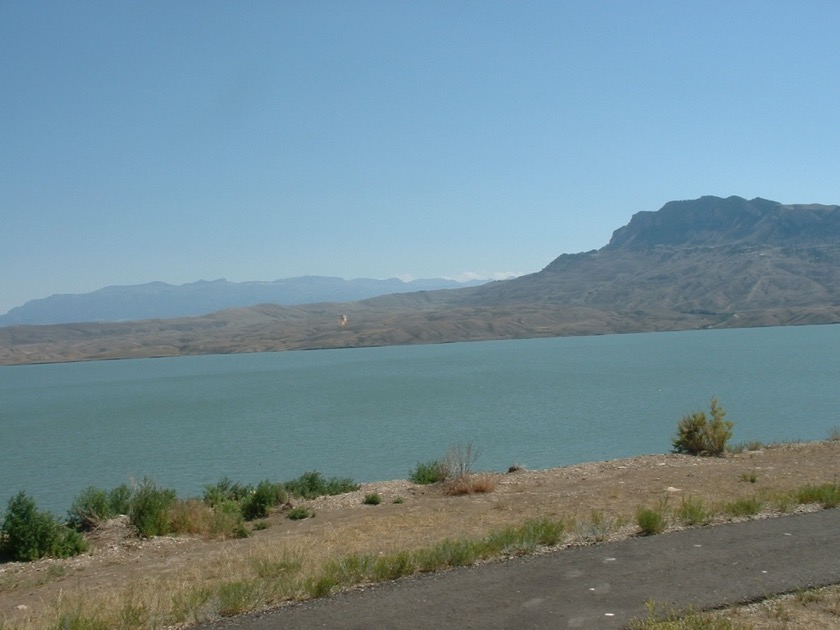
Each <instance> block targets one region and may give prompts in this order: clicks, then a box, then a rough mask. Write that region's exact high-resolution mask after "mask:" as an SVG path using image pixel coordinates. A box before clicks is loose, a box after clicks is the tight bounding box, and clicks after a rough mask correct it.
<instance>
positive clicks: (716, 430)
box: [673, 398, 734, 456]
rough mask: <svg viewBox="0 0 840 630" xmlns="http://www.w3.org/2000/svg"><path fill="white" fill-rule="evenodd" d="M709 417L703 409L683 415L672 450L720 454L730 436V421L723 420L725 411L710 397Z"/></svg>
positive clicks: (691, 453) (690, 453) (709, 454)
mask: <svg viewBox="0 0 840 630" xmlns="http://www.w3.org/2000/svg"><path fill="white" fill-rule="evenodd" d="M709 413H710V415H711V418H709V417H707V416H706V412H704V411H695V412H694V413H691V414H689V415H687V416H683V418H682V419H681V420H680V422H679V424H678V425H677V435H676V437H675V438H674V440H673V446H674V452H676V453H687V454H688V455H706V456H720V455H722V454H723V453H724V451H725V450H726V443H727V442H728V441H729V439H730V438H731V437H732V427H733V426H734V425H733V423H732V422H729V421H728V420H724V417H725V416H726V411H724V409H723V407H721V406H720V405H719V403H718V400H717V398H712V400H711V403H710V404H709Z"/></svg>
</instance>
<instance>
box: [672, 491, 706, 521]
mask: <svg viewBox="0 0 840 630" xmlns="http://www.w3.org/2000/svg"><path fill="white" fill-rule="evenodd" d="M677 518H679V519H680V521H681V522H682V523H683V524H684V525H688V526H692V525H707V524H708V523H709V521H711V520H712V515H711V514H710V513H709V511H708V510H707V509H706V506H705V505H704V504H703V501H702V500H701V499H695V498H694V497H683V499H682V501H681V502H680V507H679V508H677Z"/></svg>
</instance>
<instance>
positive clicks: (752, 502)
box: [724, 497, 764, 517]
mask: <svg viewBox="0 0 840 630" xmlns="http://www.w3.org/2000/svg"><path fill="white" fill-rule="evenodd" d="M763 505H764V504H763V502H762V501H761V499H759V498H758V497H745V498H742V499H736V500H735V501H732V502H731V503H727V504H726V506H725V507H724V511H725V512H726V513H727V514H729V515H731V516H736V517H743V516H755V515H756V514H758V513H759V512H761V508H762V507H763Z"/></svg>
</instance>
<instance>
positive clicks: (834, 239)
mask: <svg viewBox="0 0 840 630" xmlns="http://www.w3.org/2000/svg"><path fill="white" fill-rule="evenodd" d="M831 323H840V206H822V205H815V204H809V205H804V204H802V205H783V204H779V203H776V202H772V201H767V200H764V199H753V200H749V201H748V200H746V199H741V198H739V197H729V198H726V199H722V198H718V197H702V198H700V199H697V200H692V201H678V202H670V203H668V204H666V205H665V206H664V207H663V208H662V209H660V210H659V211H657V212H641V213H637V214H636V215H634V216H633V218H632V219H631V220H630V222H629V223H628V224H627V225H626V226H624V227H621V228H619V229H617V230H616V231H615V232H614V233H613V237H612V239H611V240H610V242H609V243H608V244H607V245H605V246H604V247H602V248H601V249H598V250H593V251H590V252H583V253H578V254H563V255H561V256H559V257H558V258H556V259H555V260H554V261H552V262H550V263H549V264H548V265H547V266H546V267H545V268H544V269H543V270H541V271H539V272H537V273H533V274H529V275H526V276H521V277H519V278H514V279H511V280H505V281H500V282H492V283H489V284H485V285H482V286H478V287H470V288H463V289H456V290H447V291H418V292H413V293H402V294H392V295H385V296H380V297H374V298H370V299H365V300H361V301H356V302H346V303H336V304H314V305H303V306H295V307H288V306H277V305H261V306H258V307H250V308H238V309H228V310H224V311H220V312H218V313H214V314H211V315H207V316H203V317H198V318H183V319H174V320H159V321H140V322H126V323H121V324H78V325H64V326H7V327H3V328H0V363H31V362H40V361H66V360H81V359H105V358H123V357H139V356H176V355H183V354H211V353H230V352H261V351H279V350H291V349H314V348H347V347H360V346H381V345H397V344H400V345H404V344H419V343H446V342H455V341H477V340H488V339H517V338H533V337H548V336H560V335H593V334H607V333H628V332H649V331H673V330H693V329H703V328H727V327H728V328H732V327H748V326H784V325H797V324H831Z"/></svg>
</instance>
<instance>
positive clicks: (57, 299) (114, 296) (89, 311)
mask: <svg viewBox="0 0 840 630" xmlns="http://www.w3.org/2000/svg"><path fill="white" fill-rule="evenodd" d="M478 284H481V282H476V281H473V282H466V283H460V282H456V281H455V280H443V279H430V280H412V281H409V282H404V281H402V280H399V279H397V278H390V279H388V280H374V279H371V278H357V279H355V280H344V279H342V278H332V277H324V276H302V277H298V278H285V279H282V280H274V281H273V282H228V281H227V280H214V281H212V282H208V281H204V280H200V281H198V282H192V283H189V284H182V285H171V284H166V283H165V282H150V283H148V284H140V285H130V286H112V287H105V288H104V289H99V290H98V291H93V292H91V293H83V294H58V295H51V296H49V297H46V298H41V299H37V300H30V301H29V302H27V303H26V304H23V305H21V306H17V307H15V308H13V309H11V310H10V311H9V312H8V313H6V314H5V315H2V316H0V326H8V325H13V324H65V323H73V322H113V321H127V320H137V319H152V318H155V319H158V318H172V317H189V316H194V315H204V314H206V313H212V312H214V311H219V310H222V309H225V308H231V307H238V306H251V305H254V304H267V303H271V304H283V305H294V304H312V303H316V302H350V301H353V300H363V299H365V298H369V297H373V296H377V295H385V294H388V293H400V292H406V291H420V290H436V289H454V288H460V287H468V286H475V285H478Z"/></svg>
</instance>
